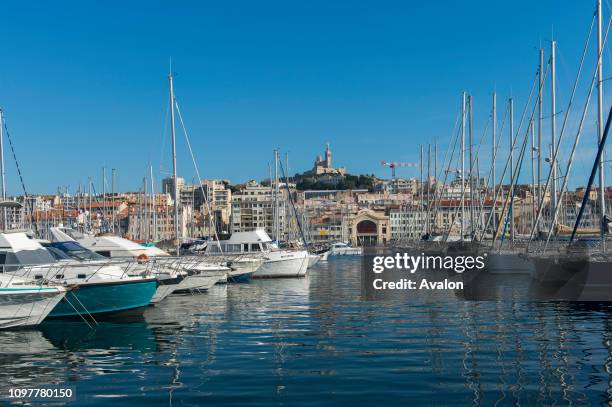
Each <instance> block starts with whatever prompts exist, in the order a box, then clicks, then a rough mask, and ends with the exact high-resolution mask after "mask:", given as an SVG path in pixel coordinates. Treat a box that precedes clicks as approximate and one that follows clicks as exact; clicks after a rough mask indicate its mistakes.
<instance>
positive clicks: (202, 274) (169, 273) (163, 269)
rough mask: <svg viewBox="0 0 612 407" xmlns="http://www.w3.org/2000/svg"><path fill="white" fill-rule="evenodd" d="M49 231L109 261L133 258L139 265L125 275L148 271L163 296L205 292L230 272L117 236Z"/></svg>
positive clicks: (55, 236) (161, 296) (195, 258)
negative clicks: (156, 279)
mask: <svg viewBox="0 0 612 407" xmlns="http://www.w3.org/2000/svg"><path fill="white" fill-rule="evenodd" d="M50 231H51V234H52V235H53V236H54V239H56V240H64V239H67V238H70V239H74V240H76V241H77V242H78V243H79V244H81V245H82V246H83V247H85V248H87V249H89V250H91V251H93V252H95V253H98V254H100V255H102V256H104V257H107V258H110V259H117V260H121V259H124V260H131V261H133V260H134V259H136V260H137V261H138V263H139V264H140V265H139V266H134V263H131V264H132V269H130V270H129V272H130V273H135V272H137V270H143V269H146V268H150V269H151V270H152V272H153V274H154V275H155V276H156V277H157V278H158V281H159V283H160V288H161V290H164V293H165V294H166V295H168V294H170V293H172V292H189V291H202V290H207V289H209V288H211V287H212V286H213V285H215V284H216V283H217V282H218V281H225V280H226V279H227V273H228V272H229V271H230V269H229V268H228V267H225V266H222V265H218V264H208V263H206V262H203V261H202V259H201V258H197V257H195V256H192V257H171V256H170V255H169V254H168V253H166V252H165V251H163V250H161V249H159V248H157V247H150V246H142V245H139V244H138V243H135V242H132V241H131V240H128V239H124V238H122V237H118V236H86V235H83V234H81V233H79V232H77V231H75V230H73V229H69V228H51V229H50ZM163 286H167V287H163ZM163 298H165V295H163V293H161V292H160V295H156V296H155V297H154V299H153V301H152V302H153V303H155V302H159V301H161V299H163Z"/></svg>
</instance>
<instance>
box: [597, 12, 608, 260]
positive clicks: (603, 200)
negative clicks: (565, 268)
mask: <svg viewBox="0 0 612 407" xmlns="http://www.w3.org/2000/svg"><path fill="white" fill-rule="evenodd" d="M601 34H602V13H601V0H597V55H598V57H597V58H598V61H597V135H598V141H599V144H601V142H602V139H603V129H604V127H603V126H604V123H603V60H602V59H603V55H602V47H603V42H602V38H601ZM604 161H605V157H604V151H603V150H602V151H601V154H600V156H599V206H600V208H601V244H602V249H603V250H604V251H605V244H606V240H605V228H604V219H605V216H606V196H605V191H606V187H605V179H604V178H605V177H604V175H605V174H604Z"/></svg>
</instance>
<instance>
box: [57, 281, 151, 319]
mask: <svg viewBox="0 0 612 407" xmlns="http://www.w3.org/2000/svg"><path fill="white" fill-rule="evenodd" d="M156 289H157V280H155V279H144V280H136V281H132V280H128V281H126V280H120V281H112V282H99V283H98V282H96V283H88V284H83V285H79V286H77V287H75V288H73V289H72V290H70V291H69V292H68V293H67V295H66V297H64V298H63V299H62V300H61V301H60V302H59V303H58V304H57V305H56V306H55V308H53V311H51V313H50V314H49V315H48V317H47V318H67V317H78V316H79V315H87V314H91V315H101V314H113V313H118V312H124V311H129V310H134V309H137V308H143V307H146V306H148V305H149V304H150V303H151V298H153V295H154V294H155V290H156Z"/></svg>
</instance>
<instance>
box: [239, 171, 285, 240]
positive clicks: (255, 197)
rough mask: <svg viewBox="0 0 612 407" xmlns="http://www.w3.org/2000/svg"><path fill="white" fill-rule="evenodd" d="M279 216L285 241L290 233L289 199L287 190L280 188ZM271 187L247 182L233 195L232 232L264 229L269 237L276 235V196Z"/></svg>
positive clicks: (281, 236)
mask: <svg viewBox="0 0 612 407" xmlns="http://www.w3.org/2000/svg"><path fill="white" fill-rule="evenodd" d="M279 192H280V194H279V196H278V205H276V206H277V207H278V215H277V219H278V222H279V230H280V236H278V238H281V239H284V238H285V237H286V235H287V233H288V228H287V222H286V213H287V211H286V205H285V200H286V197H287V194H286V190H285V188H280V187H279ZM274 195H275V194H274V190H273V188H271V187H270V186H264V185H261V184H259V183H258V182H256V181H249V182H247V183H246V184H245V185H244V186H243V187H242V188H241V189H240V190H238V191H237V192H235V193H234V194H233V195H232V212H231V219H232V222H231V232H232V233H236V232H248V231H252V230H255V229H259V228H263V229H265V230H266V233H268V235H270V236H272V237H273V238H275V239H276V238H277V236H275V235H274V218H275V196H274Z"/></svg>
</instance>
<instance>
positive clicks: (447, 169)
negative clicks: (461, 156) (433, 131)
mask: <svg viewBox="0 0 612 407" xmlns="http://www.w3.org/2000/svg"><path fill="white" fill-rule="evenodd" d="M460 118H461V113H458V114H457V123H458V121H459V119H460ZM455 132H456V134H455V136H454V137H453V138H451V142H452V150H451V154H450V156H449V157H448V165H447V164H446V160H444V162H443V163H442V168H440V170H441V171H444V181H443V182H442V187H441V188H440V192H439V193H438V192H437V191H436V195H438V197H437V204H436V197H434V213H433V216H434V219H437V218H438V212H439V207H440V205H441V203H442V194H443V191H444V189H445V188H446V183H447V181H448V175H449V173H450V168H451V165H452V164H453V157H454V156H455V150H456V149H457V143H458V141H459V133H460V128H459V127H457V126H455V128H453V134H454V133H455ZM453 139H454V142H453V141H452V140H453ZM447 152H448V150H447Z"/></svg>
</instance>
